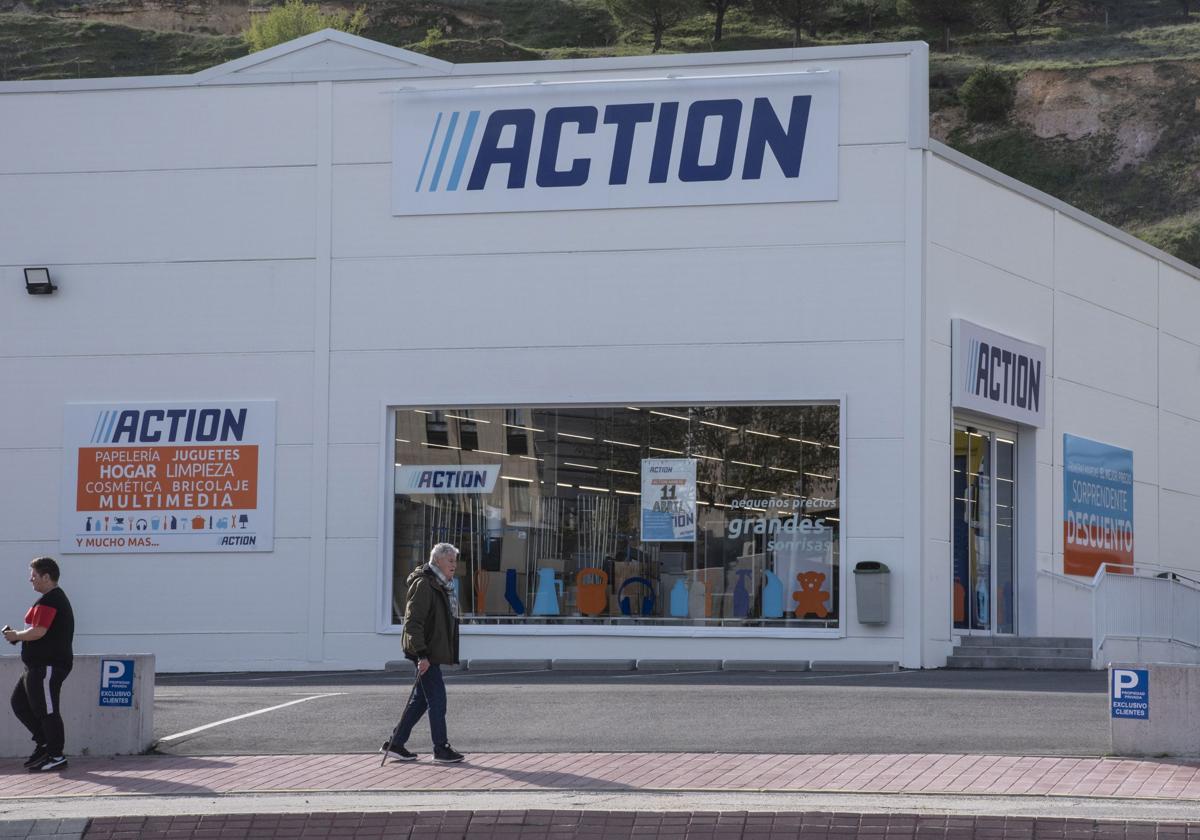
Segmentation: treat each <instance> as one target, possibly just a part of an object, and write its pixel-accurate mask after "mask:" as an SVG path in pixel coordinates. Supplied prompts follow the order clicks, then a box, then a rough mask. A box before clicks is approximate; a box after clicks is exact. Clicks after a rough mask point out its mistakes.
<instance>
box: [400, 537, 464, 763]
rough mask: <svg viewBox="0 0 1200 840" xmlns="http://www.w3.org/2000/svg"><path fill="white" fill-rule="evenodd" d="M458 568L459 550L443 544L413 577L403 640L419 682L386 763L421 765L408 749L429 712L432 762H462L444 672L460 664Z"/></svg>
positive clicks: (410, 697) (419, 567) (435, 549)
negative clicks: (450, 732) (450, 730)
mask: <svg viewBox="0 0 1200 840" xmlns="http://www.w3.org/2000/svg"><path fill="white" fill-rule="evenodd" d="M457 568H458V549H457V548H455V547H454V546H452V545H450V543H438V544H437V545H435V546H434V547H433V550H432V551H430V552H429V562H428V563H425V564H423V565H421V566H418V567H417V569H416V570H415V571H414V572H413V573H412V574H411V575H409V576H408V602H407V604H406V605H405V607H404V634H403V636H402V637H401V641H402V644H403V647H404V657H405V658H406V659H408V660H410V661H412V662H414V663H416V666H417V673H416V681H415V682H414V683H413V689H412V693H411V694H409V696H408V705H406V706H405V707H404V714H403V715H401V717H400V722H399V723H397V724H396V728H395V729H394V730H393V731H392V737H391V738H389V739H388V740H387V741H385V742H384V744H383V747H382V748H381V749H380V752H382V753H383V756H384V757H383V760H384V761H387V760H388V759H389V758H394V759H396V760H397V761H415V760H416V758H417V755H416V753H413V752H409V751H408V750H407V749H405V747H404V745H405V743H407V741H408V737H409V735H411V734H412V730H413V727H414V726H416V725H417V721H419V720H420V719H421V716H422V715H424V714H425V712H426V711H428V712H429V730H430V733H431V734H432V735H433V760H434V761H441V762H444V763H451V762H455V761H462V760H463V756H462V753H460V752H457V751H455V749H454V748H453V747H451V746H450V741H449V740H448V739H447V737H446V684H445V682H443V681H442V667H441V666H443V665H457V664H458V599H457V598H455V596H454V590H453V584H454V572H455V571H456V570H457Z"/></svg>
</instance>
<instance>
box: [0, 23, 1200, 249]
mask: <svg viewBox="0 0 1200 840" xmlns="http://www.w3.org/2000/svg"><path fill="white" fill-rule="evenodd" d="M227 1H228V0H226V2H227ZM173 2H176V0H140V4H139V5H136V6H129V5H126V6H122V5H121V4H116V5H114V4H113V2H112V0H0V79H4V80H15V79H45V78H69V77H92V76H121V75H143V74H146V75H153V74H164V73H188V72H194V71H196V70H199V69H202V68H205V67H209V66H212V65H214V64H218V63H220V62H222V61H226V60H229V59H231V58H235V57H238V56H240V55H244V54H245V48H244V47H243V46H242V45H241V43H240V41H239V40H238V39H237V38H236V37H233V36H212V35H197V34H187V33H182V32H170V33H168V32H155V31H151V30H146V29H137V28H133V27H128V26H120V25H116V24H111V23H99V22H95V21H89V20H86V18H85V19H83V20H79V19H67V17H66V16H71V15H73V16H78V15H81V14H82V15H84V16H86V15H87V14H88V13H89V10H92V12H93V13H94V14H100V13H101V12H103V13H104V14H105V15H106V17H107V18H109V19H113V15H114V14H115V13H114V12H113V9H114V8H117V9H118V10H119V9H121V8H124V9H135V10H136V9H147V8H151V7H154V6H155V4H156V3H161V5H162V6H163V7H166V6H169V5H170V4H171V3H173ZM203 2H205V0H196V2H194V3H192V4H191V5H190V6H189V8H194V7H195V5H196V3H199V4H201V5H202V4H203ZM234 2H236V0H234ZM253 2H254V3H256V4H263V5H270V3H271V2H272V0H253ZM18 3H21V4H22V5H20V6H18V5H17V4H18ZM323 5H326V6H327V7H333V6H337V5H342V6H345V7H355V6H356V5H357V4H356V3H354V2H353V0H349V2H344V0H330V2H329V3H326V4H323ZM365 5H366V10H367V12H368V16H369V24H368V28H367V30H366V31H365V32H364V33H363V34H364V35H366V36H367V37H369V38H373V39H375V40H378V41H382V42H385V43H390V44H395V45H398V46H404V47H407V48H410V49H415V50H418V51H422V52H427V53H429V54H431V55H435V56H437V57H439V58H445V59H447V60H450V61H455V62H472V61H504V60H522V59H536V58H572V57H594V56H612V55H637V54H645V53H648V52H649V51H650V37H649V33H648V32H642V31H638V30H636V29H630V28H628V27H622V26H620V25H619V24H617V23H616V22H614V21H613V20H612V18H611V17H610V16H609V14H608V12H607V9H606V7H605V6H604V3H603V2H602V0H367V2H366V4H365ZM1198 5H1200V4H1198ZM884 6H885V11H884V13H882V14H879V15H878V16H875V17H874V18H873V19H872V20H871V21H870V24H869V25H868V22H867V20H866V19H865V18H864V16H863V15H862V14H852V13H850V12H848V11H843V12H841V13H838V14H835V15H833V16H831V17H830V18H829V19H828V20H827V21H826V22H825V23H823V24H822V25H821V26H820V27H818V29H817V31H816V33H815V36H814V35H810V34H808V33H805V34H804V38H803V41H802V44H803V45H806V46H808V45H831V44H845V43H858V42H877V41H899V40H927V41H929V42H930V43H931V44H933V45H934V48H933V52H932V55H931V68H930V70H931V73H930V76H931V78H930V84H931V106H932V108H933V110H934V111H935V114H934V130H935V134H936V135H937V136H939V137H941V138H942V139H944V140H945V141H946V142H948V143H950V144H951V145H953V146H955V147H956V148H959V149H961V150H962V151H964V152H966V153H967V154H970V155H971V156H973V157H976V158H978V159H980V160H982V161H984V162H985V163H988V164H990V165H992V166H994V167H996V168H997V169H1000V170H1001V171H1003V172H1006V173H1007V174H1009V175H1012V176H1013V177H1015V178H1018V179H1020V180H1022V181H1025V182H1027V183H1030V184H1032V185H1034V186H1036V187H1039V188H1041V189H1043V190H1045V191H1047V192H1049V193H1051V194H1052V195H1055V196H1058V197H1060V198H1062V199H1064V200H1065V201H1068V202H1070V203H1072V204H1075V205H1077V206H1079V207H1081V208H1082V209H1084V210H1086V211H1087V212H1089V213H1092V214H1094V215H1096V216H1098V217H1099V218H1101V219H1104V220H1105V221H1108V222H1110V223H1112V224H1115V225H1117V226H1120V227H1122V228H1124V229H1126V230H1128V231H1130V232H1132V233H1134V234H1135V235H1138V236H1140V237H1142V238H1144V239H1146V240H1147V241H1150V242H1152V243H1153V244H1155V245H1158V246H1159V247H1162V248H1164V249H1165V250H1167V251H1169V252H1170V253H1173V254H1175V255H1177V256H1179V257H1180V258H1182V259H1185V260H1188V261H1189V262H1192V263H1193V264H1196V265H1200V209H1197V208H1200V9H1198V11H1197V13H1196V14H1194V15H1193V18H1192V19H1190V20H1185V19H1184V18H1183V17H1182V14H1181V6H1180V4H1179V3H1178V2H1176V0H1123V2H1122V3H1120V4H1118V5H1117V7H1116V10H1115V11H1114V12H1113V14H1112V15H1111V17H1110V19H1109V21H1108V24H1107V25H1105V23H1104V20H1103V17H1102V13H1101V12H1099V11H1096V7H1095V6H1093V7H1085V6H1083V5H1081V4H1079V3H1060V4H1059V5H1058V6H1057V7H1056V8H1055V10H1053V11H1051V12H1049V13H1047V14H1045V15H1043V16H1042V17H1041V18H1040V19H1039V20H1037V21H1036V22H1035V23H1034V24H1033V25H1032V26H1031V27H1030V28H1028V29H1027V30H1024V31H1022V32H1021V33H1020V37H1019V38H1013V37H1012V36H1011V35H1010V34H1008V33H1006V32H1002V31H998V30H997V28H996V27H994V26H992V27H989V26H985V25H977V26H974V27H971V28H969V29H964V30H963V31H958V32H952V33H951V36H952V37H951V43H950V49H949V50H946V49H944V47H943V37H944V33H943V32H941V31H940V30H922V29H921V28H919V27H916V26H914V25H913V24H912V23H910V22H908V21H905V20H902V19H901V18H899V16H898V15H897V14H896V13H895V12H894V11H887V9H886V7H887V4H886V3H885V4H884ZM15 8H19V9H22V10H25V11H27V10H28V9H29V8H33V9H35V10H37V11H39V12H47V13H46V14H18V13H14V12H6V10H8V9H15ZM845 8H847V9H849V8H851V6H850V5H846V6H845ZM226 12H228V7H226ZM116 14H117V17H120V14H119V13H116ZM131 19H134V18H131ZM712 25H713V19H712V16H711V14H707V13H706V14H698V15H696V16H695V17H693V18H692V19H690V20H687V21H684V22H683V23H682V24H680V25H678V26H676V27H674V28H673V29H671V30H669V31H668V32H667V33H666V36H665V38H664V51H667V52H701V51H708V50H714V49H717V50H744V49H764V48H777V47H789V46H792V44H793V37H794V36H793V33H792V31H791V30H790V29H788V28H787V27H785V26H783V25H782V24H780V23H779V22H775V21H771V20H765V19H762V18H758V17H755V16H753V15H751V14H750V13H749V12H748V11H747V10H746V9H745V8H744V7H742V8H735V9H733V10H731V11H730V13H729V15H728V17H727V18H726V21H725V32H724V38H723V39H722V40H721V41H720V42H719V43H716V44H714V43H713V41H712V34H713V33H712V28H713V26H712ZM226 31H228V29H227V30H226ZM984 65H992V66H997V67H1000V68H1003V69H1005V70H1008V71H1011V73H1012V74H1013V75H1014V77H1015V78H1018V79H1020V80H1021V83H1020V88H1019V89H1020V91H1021V93H1020V95H1019V96H1018V98H1017V107H1016V110H1015V111H1014V113H1013V114H1012V116H1011V117H1010V118H1009V119H1008V120H1007V121H1004V122H1002V123H999V124H989V123H975V122H972V121H970V120H968V119H966V118H965V116H964V115H963V111H962V108H961V107H960V104H961V103H960V100H959V90H960V88H961V86H962V84H963V82H964V81H965V80H966V78H967V77H968V76H969V75H970V74H971V72H973V71H974V70H975V69H977V68H979V67H981V66H984ZM1139 66H1141V67H1146V66H1149V67H1152V68H1153V72H1142V73H1129V74H1126V75H1120V74H1119V73H1115V72H1114V74H1110V75H1105V73H1103V72H1100V71H1101V70H1103V69H1104V68H1136V67H1139ZM1106 86H1107V87H1106ZM1059 87H1061V88H1064V89H1065V90H1066V91H1067V93H1066V94H1063V93H1062V92H1061V91H1059V92H1058V99H1057V101H1055V97H1054V96H1053V95H1051V94H1053V93H1054V90H1055V89H1057V88H1059ZM1047 91H1050V93H1047ZM1118 94H1120V95H1118ZM1081 103H1082V104H1081ZM1055 108H1064V109H1065V110H1066V111H1068V112H1069V111H1070V109H1072V108H1074V109H1076V110H1078V109H1080V108H1083V109H1088V108H1090V109H1093V111H1094V113H1093V114H1092V115H1091V116H1093V117H1094V119H1092V120H1091V124H1090V127H1088V128H1087V129H1086V130H1070V129H1071V127H1070V126H1068V127H1067V128H1066V129H1064V130H1062V131H1058V130H1057V129H1056V128H1055V125H1056V123H1055V119H1056V117H1055V115H1054V112H1053V109H1055ZM1068 122H1069V120H1068ZM1131 126H1132V129H1131ZM1131 133H1133V134H1138V135H1145V136H1149V137H1151V138H1152V140H1153V142H1152V143H1149V144H1147V143H1146V142H1142V141H1139V142H1141V145H1140V146H1138V145H1137V144H1136V143H1134V144H1133V145H1135V146H1137V147H1136V148H1134V149H1133V150H1132V151H1131V143H1133V141H1131V140H1130V135H1131Z"/></svg>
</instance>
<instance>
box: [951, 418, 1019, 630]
mask: <svg viewBox="0 0 1200 840" xmlns="http://www.w3.org/2000/svg"><path fill="white" fill-rule="evenodd" d="M1015 455H1016V444H1015V442H1014V441H1013V440H1012V439H1010V438H1008V437H1003V436H1002V435H1001V434H998V433H996V432H993V431H990V430H987V429H979V428H976V427H973V426H967V425H964V424H956V425H955V428H954V482H953V488H954V499H953V503H952V507H951V515H952V517H953V519H952V522H953V527H952V543H953V545H952V555H953V581H952V592H951V597H952V617H953V622H954V630H955V631H957V632H960V633H981V634H990V633H1013V632H1014V631H1015V627H1016V622H1015V617H1016V609H1015V602H1014V594H1015V587H1016V581H1015V560H1016V558H1015V553H1014V547H1015V544H1016V541H1015V532H1014V527H1015V522H1016V517H1015V513H1016V493H1015V486H1016V485H1015V483H1014V478H1015V473H1014V468H1015V463H1016V458H1015Z"/></svg>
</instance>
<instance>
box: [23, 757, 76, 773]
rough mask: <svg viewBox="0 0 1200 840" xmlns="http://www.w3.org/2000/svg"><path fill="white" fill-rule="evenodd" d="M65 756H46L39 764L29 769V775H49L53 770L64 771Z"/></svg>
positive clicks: (65, 765)
mask: <svg viewBox="0 0 1200 840" xmlns="http://www.w3.org/2000/svg"><path fill="white" fill-rule="evenodd" d="M66 769H67V759H66V756H61V755H48V756H46V757H45V758H44V759H42V763H41V764H35V765H33V766H32V767H30V768H29V772H30V773H50V772H52V771H54V770H66Z"/></svg>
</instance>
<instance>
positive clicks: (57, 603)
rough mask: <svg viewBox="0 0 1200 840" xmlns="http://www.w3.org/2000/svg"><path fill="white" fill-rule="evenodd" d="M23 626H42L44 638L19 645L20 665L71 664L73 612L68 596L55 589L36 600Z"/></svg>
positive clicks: (72, 655) (73, 626) (73, 636)
mask: <svg viewBox="0 0 1200 840" xmlns="http://www.w3.org/2000/svg"><path fill="white" fill-rule="evenodd" d="M25 623H26V624H28V625H29V626H31V627H45V628H46V635H44V636H42V638H40V639H37V640H36V641H33V642H21V661H22V662H24V663H25V664H26V665H62V666H69V665H71V663H72V660H73V659H74V651H73V650H72V649H71V642H72V641H73V640H74V639H75V613H74V612H72V611H71V602H70V601H69V600H67V593H65V592H63V591H62V590H61V589H59V588H58V587H57V586H56V587H55V588H54V589H51V590H50V591H49V592H47V593H46V594H45V595H43V596H42V597H41V598H38V600H37V603H36V604H34V605H33V606H32V607H31V608H30V610H29V612H27V613H25Z"/></svg>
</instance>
